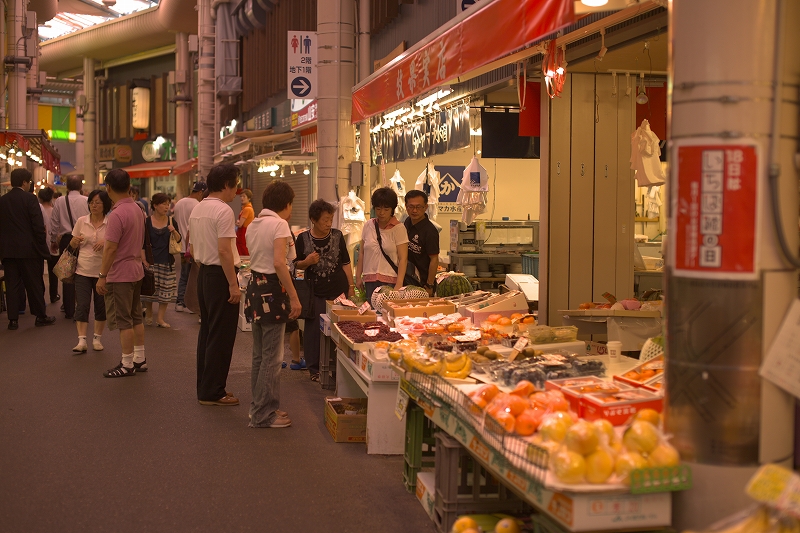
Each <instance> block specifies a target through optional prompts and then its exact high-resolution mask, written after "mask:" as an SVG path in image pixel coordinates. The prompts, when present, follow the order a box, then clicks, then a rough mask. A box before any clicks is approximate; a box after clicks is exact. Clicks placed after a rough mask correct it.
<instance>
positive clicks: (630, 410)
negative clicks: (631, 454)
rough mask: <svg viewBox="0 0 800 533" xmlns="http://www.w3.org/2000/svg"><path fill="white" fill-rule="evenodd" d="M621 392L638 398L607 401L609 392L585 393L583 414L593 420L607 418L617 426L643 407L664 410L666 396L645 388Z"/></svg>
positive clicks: (582, 403)
mask: <svg viewBox="0 0 800 533" xmlns="http://www.w3.org/2000/svg"><path fill="white" fill-rule="evenodd" d="M621 394H626V395H630V396H636V398H631V399H626V400H621V401H613V402H606V401H603V398H608V397H609V396H612V395H609V394H584V395H583V397H582V398H581V405H582V409H583V410H582V413H581V416H582V417H583V418H584V419H586V420H588V421H590V422H591V421H593V420H597V419H599V418H605V419H606V420H608V421H609V422H611V423H612V424H613V425H615V426H622V425H624V424H626V423H627V422H628V420H630V418H631V417H632V416H633V415H635V414H636V413H638V412H639V411H641V410H642V409H653V410H655V411H657V412H659V413H660V412H662V411H663V410H664V398H662V397H661V396H657V395H656V394H653V393H652V392H649V391H646V390H644V389H628V390H625V391H622V392H621Z"/></svg>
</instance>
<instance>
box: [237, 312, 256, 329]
mask: <svg viewBox="0 0 800 533" xmlns="http://www.w3.org/2000/svg"><path fill="white" fill-rule="evenodd" d="M239 330H241V331H253V324H251V323H250V322H248V321H247V318H246V317H245V316H244V315H242V314H239Z"/></svg>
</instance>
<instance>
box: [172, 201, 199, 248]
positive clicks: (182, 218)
mask: <svg viewBox="0 0 800 533" xmlns="http://www.w3.org/2000/svg"><path fill="white" fill-rule="evenodd" d="M199 203H200V202H199V201H197V200H196V199H194V198H192V197H191V196H187V197H185V198H181V199H180V200H178V202H177V203H176V204H175V208H174V209H173V211H172V217H173V218H174V219H175V224H177V225H178V227H177V230H178V231H179V232H180V234H181V251H182V252H185V251H186V247H187V246H188V242H189V216H190V215H191V214H192V210H193V209H194V208H195V207H197V205H198V204H199Z"/></svg>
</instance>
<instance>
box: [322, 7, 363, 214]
mask: <svg viewBox="0 0 800 533" xmlns="http://www.w3.org/2000/svg"><path fill="white" fill-rule="evenodd" d="M354 23H355V3H354V2H353V1H352V0H317V39H318V43H319V45H318V47H319V48H318V54H319V63H318V70H319V72H318V78H317V79H319V80H325V83H321V84H320V85H319V88H318V90H317V101H318V102H319V119H318V121H317V124H318V137H317V143H318V146H317V151H318V169H317V180H318V184H319V186H318V188H317V190H318V195H319V197H320V198H323V199H325V200H327V201H329V202H337V201H338V200H339V197H340V196H341V195H343V194H345V193H346V192H347V190H348V187H349V179H348V178H349V175H350V170H349V166H350V162H351V161H353V154H354V142H355V136H354V135H353V127H352V126H351V125H350V114H351V110H352V96H351V91H350V89H351V87H352V85H353V80H354V79H355V63H354V61H355V57H354V44H355V43H354V40H355V28H354Z"/></svg>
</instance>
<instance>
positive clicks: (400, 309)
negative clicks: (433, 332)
mask: <svg viewBox="0 0 800 533" xmlns="http://www.w3.org/2000/svg"><path fill="white" fill-rule="evenodd" d="M411 303H413V302H411V301H408V300H406V301H398V300H386V301H385V302H384V303H383V309H384V315H385V316H386V318H387V320H388V321H389V324H390V325H392V326H394V320H395V318H399V317H404V316H410V317H421V316H422V317H430V316H433V315H438V314H444V315H452V314H453V313H455V312H456V306H455V305H453V304H451V303H450V302H447V301H445V300H421V301H419V303H427V304H428V305H426V306H425V307H408V305H409V304H411Z"/></svg>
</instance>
